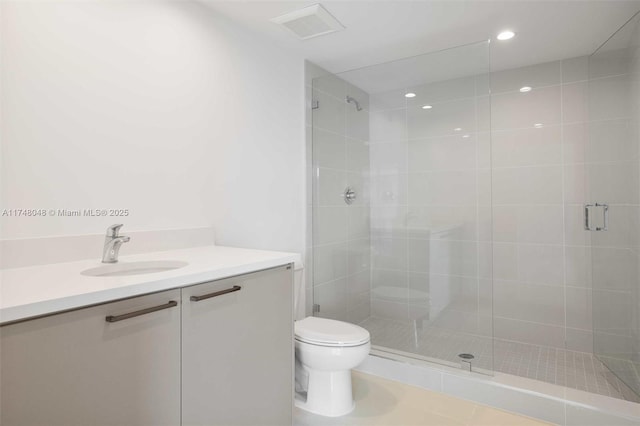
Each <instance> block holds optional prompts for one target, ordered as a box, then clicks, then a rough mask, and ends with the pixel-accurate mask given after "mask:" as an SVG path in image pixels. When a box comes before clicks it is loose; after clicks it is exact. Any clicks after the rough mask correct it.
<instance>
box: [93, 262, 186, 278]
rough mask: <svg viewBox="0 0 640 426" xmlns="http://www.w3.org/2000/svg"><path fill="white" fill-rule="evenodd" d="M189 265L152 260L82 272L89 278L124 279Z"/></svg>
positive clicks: (105, 266)
mask: <svg viewBox="0 0 640 426" xmlns="http://www.w3.org/2000/svg"><path fill="white" fill-rule="evenodd" d="M188 264H189V263H187V262H182V261H179V260H152V261H148V262H129V263H127V262H118V263H113V264H108V265H103V266H98V267H97V268H90V269H85V270H84V271H82V272H80V273H81V274H82V275H87V276H89V277H122V276H126V275H141V274H153V273H156V272H166V271H171V270H174V269H180V268H183V267H185V266H187V265H188Z"/></svg>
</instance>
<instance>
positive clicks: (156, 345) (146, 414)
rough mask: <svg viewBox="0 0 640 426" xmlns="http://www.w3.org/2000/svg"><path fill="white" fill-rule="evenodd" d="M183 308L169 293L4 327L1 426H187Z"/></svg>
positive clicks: (0, 330) (1, 332)
mask: <svg viewBox="0 0 640 426" xmlns="http://www.w3.org/2000/svg"><path fill="white" fill-rule="evenodd" d="M179 301H180V290H171V291H164V292H161V293H156V294H150V295H146V296H141V297H135V298H132V299H126V300H122V301H118V302H113V303H106V304H103V305H98V306H93V307H89V308H83V309H78V310H74V311H70V312H66V313H61V314H56V315H51V316H47V317H42V318H38V319H32V320H28V321H24V322H19V323H15V324H10V325H5V326H3V327H0V387H1V388H0V391H1V394H0V395H1V405H0V424H2V425H3V426H18V425H24V426H37V425H43V426H44V425H46V426H57V425H60V426H62V425H64V426H88V425H91V426H100V425H105V426H106V425H110V426H113V425H126V426H137V425H146V426H150V425H154V426H155V425H158V426H160V425H167V426H176V425H178V424H180V308H179ZM150 308H153V309H157V310H153V309H150ZM128 314H131V315H135V316H131V317H129V315H128ZM107 317H109V319H110V320H111V321H113V322H108V321H107Z"/></svg>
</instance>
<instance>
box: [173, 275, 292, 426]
mask: <svg viewBox="0 0 640 426" xmlns="http://www.w3.org/2000/svg"><path fill="white" fill-rule="evenodd" d="M287 268H289V267H284V266H283V267H279V268H274V269H269V270H265V271H261V272H256V273H253V274H248V275H242V276H239V277H234V278H229V279H224V280H220V281H214V282H210V283H204V284H200V285H196V286H192V287H186V288H183V289H182V424H183V425H184V426H187V425H207V426H210V425H279V426H282V425H287V424H291V421H292V417H291V416H292V408H293V407H292V401H293V306H292V302H293V271H292V269H287ZM234 286H237V287H240V289H237V288H234ZM225 290H236V291H232V292H228V293H222V292H224V291H225ZM219 292H220V293H219ZM211 294H218V295H216V296H214V297H210V298H204V299H201V300H199V301H195V300H192V299H193V298H194V297H199V296H203V295H211Z"/></svg>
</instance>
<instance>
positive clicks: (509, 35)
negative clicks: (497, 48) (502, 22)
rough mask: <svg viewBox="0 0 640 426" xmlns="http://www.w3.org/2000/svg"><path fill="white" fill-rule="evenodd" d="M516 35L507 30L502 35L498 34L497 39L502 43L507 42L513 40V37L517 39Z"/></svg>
mask: <svg viewBox="0 0 640 426" xmlns="http://www.w3.org/2000/svg"><path fill="white" fill-rule="evenodd" d="M515 35H516V33H514V32H513V31H510V30H505V31H502V32H501V33H500V34H498V36H497V37H496V38H497V39H498V40H500V41H505V40H511V39H512V38H513V37H515Z"/></svg>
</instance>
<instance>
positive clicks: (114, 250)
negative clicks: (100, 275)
mask: <svg viewBox="0 0 640 426" xmlns="http://www.w3.org/2000/svg"><path fill="white" fill-rule="evenodd" d="M122 226H123V225H122V224H116V225H111V226H110V227H108V228H107V235H106V237H104V251H103V252H102V263H116V262H117V261H118V252H119V251H120V246H121V245H122V244H123V243H128V242H129V240H130V239H131V238H129V237H126V236H124V235H118V233H119V232H120V228H122Z"/></svg>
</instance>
